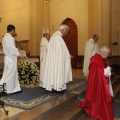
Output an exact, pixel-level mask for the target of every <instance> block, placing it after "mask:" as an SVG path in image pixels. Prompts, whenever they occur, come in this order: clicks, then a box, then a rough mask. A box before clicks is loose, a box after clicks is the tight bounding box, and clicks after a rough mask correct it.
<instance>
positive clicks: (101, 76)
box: [78, 46, 114, 120]
mask: <svg viewBox="0 0 120 120" xmlns="http://www.w3.org/2000/svg"><path fill="white" fill-rule="evenodd" d="M109 53H110V49H109V48H108V47H106V46H103V47H102V48H101V49H100V52H99V53H98V54H95V55H94V56H93V57H92V58H91V60H90V65H89V75H88V83H87V88H86V94H85V99H84V101H82V102H79V103H78V106H79V107H80V108H81V107H82V108H84V110H85V111H86V113H87V114H88V116H90V117H91V118H96V119H98V120H114V115H113V106H112V96H113V91H112V86H111V81H110V75H111V68H110V67H109V66H107V64H106V62H105V60H104V58H106V57H108V55H109Z"/></svg>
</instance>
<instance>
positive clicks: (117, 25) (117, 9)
mask: <svg viewBox="0 0 120 120" xmlns="http://www.w3.org/2000/svg"><path fill="white" fill-rule="evenodd" d="M111 1H112V10H111V12H112V14H111V15H112V17H111V18H112V22H111V23H112V29H111V30H112V35H111V38H112V40H111V48H112V54H113V55H120V0H111ZM113 42H118V45H117V46H114V45H112V43H113Z"/></svg>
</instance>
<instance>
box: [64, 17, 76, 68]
mask: <svg viewBox="0 0 120 120" xmlns="http://www.w3.org/2000/svg"><path fill="white" fill-rule="evenodd" d="M62 24H65V25H67V26H68V27H69V33H68V35H67V36H65V37H63V39H64V40H65V43H66V45H67V47H68V50H69V52H70V54H71V55H72V56H73V58H72V59H71V60H72V67H76V65H75V64H74V63H75V62H76V58H77V56H78V30H77V25H76V23H75V22H74V21H73V20H72V19H70V18H67V19H66V20H64V21H63V22H62Z"/></svg>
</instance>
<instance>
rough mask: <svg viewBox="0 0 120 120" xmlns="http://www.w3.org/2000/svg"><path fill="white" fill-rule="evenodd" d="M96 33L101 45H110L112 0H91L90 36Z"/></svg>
mask: <svg viewBox="0 0 120 120" xmlns="http://www.w3.org/2000/svg"><path fill="white" fill-rule="evenodd" d="M95 33H96V34H98V35H99V41H98V44H99V47H101V46H103V45H107V46H109V47H110V45H109V41H110V0H89V36H92V35H93V34H95Z"/></svg>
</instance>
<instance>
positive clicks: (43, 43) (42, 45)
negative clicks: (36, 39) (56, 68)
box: [40, 37, 49, 86]
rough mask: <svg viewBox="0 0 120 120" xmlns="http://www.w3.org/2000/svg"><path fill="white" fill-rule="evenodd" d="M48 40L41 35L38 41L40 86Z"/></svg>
mask: <svg viewBox="0 0 120 120" xmlns="http://www.w3.org/2000/svg"><path fill="white" fill-rule="evenodd" d="M48 44H49V42H48V40H47V39H46V38H45V37H42V39H41V42H40V81H41V82H40V86H42V83H43V79H44V71H45V64H46V57H47V49H48Z"/></svg>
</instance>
